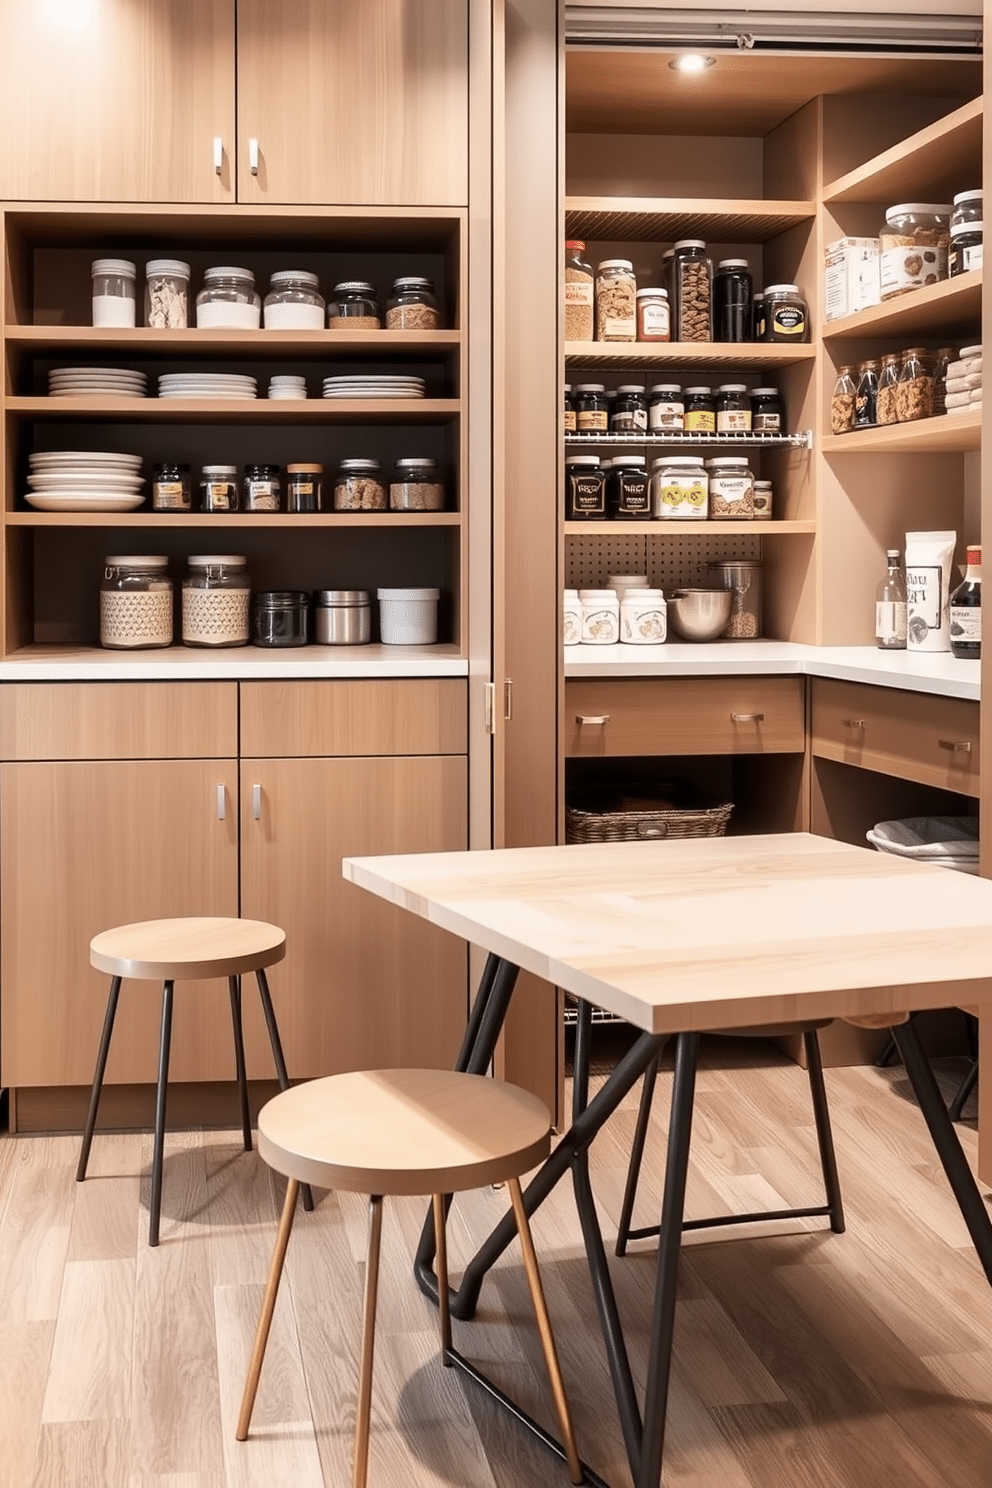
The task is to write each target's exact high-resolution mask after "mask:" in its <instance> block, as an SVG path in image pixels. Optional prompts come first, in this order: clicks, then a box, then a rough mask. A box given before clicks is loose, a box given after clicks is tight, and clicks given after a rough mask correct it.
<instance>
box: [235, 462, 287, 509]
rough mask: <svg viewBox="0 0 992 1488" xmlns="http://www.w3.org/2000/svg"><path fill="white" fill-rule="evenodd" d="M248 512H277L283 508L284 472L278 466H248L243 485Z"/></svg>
mask: <svg viewBox="0 0 992 1488" xmlns="http://www.w3.org/2000/svg"><path fill="white" fill-rule="evenodd" d="M242 491H243V492H244V501H243V505H242V510H243V511H246V512H277V511H280V510H281V508H282V471H281V470H280V468H279V466H278V465H246V466H245V478H244V483H243V485H242Z"/></svg>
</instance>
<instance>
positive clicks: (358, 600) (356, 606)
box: [313, 589, 372, 646]
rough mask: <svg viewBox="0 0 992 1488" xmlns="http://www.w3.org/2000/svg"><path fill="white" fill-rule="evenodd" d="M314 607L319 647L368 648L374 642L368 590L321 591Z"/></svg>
mask: <svg viewBox="0 0 992 1488" xmlns="http://www.w3.org/2000/svg"><path fill="white" fill-rule="evenodd" d="M313 603H314V619H315V622H316V632H317V633H316V636H315V637H314V639H315V640H316V641H317V644H318V645H320V646H364V645H366V644H367V643H368V642H369V641H370V640H371V639H372V602H371V599H370V596H369V591H368V590H367V589H318V590H317V591H316V593H315V594H314V597H313Z"/></svg>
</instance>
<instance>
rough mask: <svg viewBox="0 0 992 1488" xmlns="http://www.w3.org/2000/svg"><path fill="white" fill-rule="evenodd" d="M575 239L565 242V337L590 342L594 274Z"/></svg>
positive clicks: (582, 249)
mask: <svg viewBox="0 0 992 1488" xmlns="http://www.w3.org/2000/svg"><path fill="white" fill-rule="evenodd" d="M585 249H586V245H585V243H582V242H580V241H579V239H578V238H570V239H569V241H568V242H567V243H566V244H565V340H566V341H591V340H592V329H593V300H594V297H595V296H594V288H595V277H594V275H593V272H592V264H587V263H586V261H585V259H584V258H583V257H582V255H583V253H584V252H585Z"/></svg>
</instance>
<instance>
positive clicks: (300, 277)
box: [262, 269, 324, 331]
mask: <svg viewBox="0 0 992 1488" xmlns="http://www.w3.org/2000/svg"><path fill="white" fill-rule="evenodd" d="M262 320H263V324H264V326H265V329H266V330H267V331H322V330H323V329H324V297H323V295H322V294H321V292H320V280H319V279H318V278H317V275H316V274H311V273H309V272H308V271H307V270H306V269H278V270H277V271H276V272H275V273H274V274H273V275H272V277H271V278H270V279H269V292H268V294H267V295H266V296H265V303H264V305H263V306H262Z"/></svg>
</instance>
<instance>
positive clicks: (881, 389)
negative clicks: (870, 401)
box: [875, 351, 902, 424]
mask: <svg viewBox="0 0 992 1488" xmlns="http://www.w3.org/2000/svg"><path fill="white" fill-rule="evenodd" d="M901 361H902V356H901V354H900V353H899V352H898V351H890V352H887V353H886V355H885V356H883V358H882V370H881V372H880V373H879V374H878V399H877V402H876V405H875V406H876V412H877V419H878V422H879V423H880V424H897V423H898V422H899V395H898V388H899V371H900V363H901Z"/></svg>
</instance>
